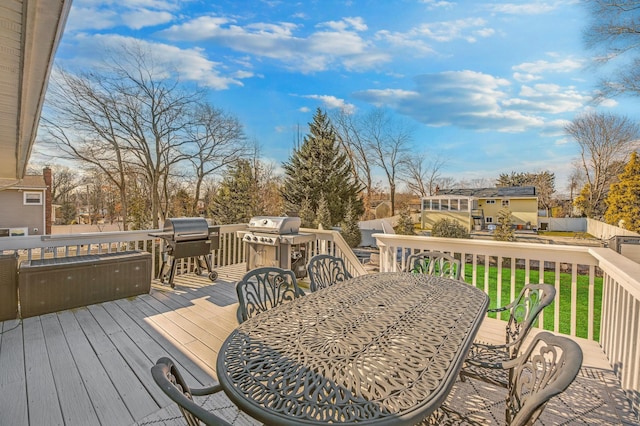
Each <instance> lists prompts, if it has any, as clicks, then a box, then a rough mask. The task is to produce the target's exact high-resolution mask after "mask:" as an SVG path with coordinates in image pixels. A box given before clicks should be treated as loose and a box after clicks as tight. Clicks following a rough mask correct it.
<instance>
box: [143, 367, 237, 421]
mask: <svg viewBox="0 0 640 426" xmlns="http://www.w3.org/2000/svg"><path fill="white" fill-rule="evenodd" d="M151 375H152V376H153V380H155V382H156V383H157V384H158V386H160V389H162V391H163V392H164V393H165V394H166V395H167V396H168V397H169V398H171V400H172V401H173V402H175V403H176V404H178V407H179V408H180V412H182V414H183V415H184V418H185V419H186V421H187V425H189V426H197V425H201V424H205V425H215V426H231V423H229V422H227V421H225V420H224V419H222V418H220V417H218V416H216V415H215V414H213V413H211V412H210V411H207V410H206V409H204V408H203V407H201V406H200V405H198V404H196V403H195V402H194V401H193V395H195V396H206V395H210V394H213V393H216V392H220V391H222V387H221V386H220V385H219V384H218V385H214V386H210V387H207V388H201V389H190V388H189V386H187V384H186V383H185V381H184V379H183V378H182V375H181V374H180V371H179V370H178V368H177V367H176V365H175V364H174V362H173V361H172V360H171V359H169V358H167V357H162V358H160V359H159V360H158V361H157V362H156V364H155V365H154V366H153V367H151Z"/></svg>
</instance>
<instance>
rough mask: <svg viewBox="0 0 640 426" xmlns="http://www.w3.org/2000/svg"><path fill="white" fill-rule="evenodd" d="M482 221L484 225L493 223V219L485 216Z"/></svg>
mask: <svg viewBox="0 0 640 426" xmlns="http://www.w3.org/2000/svg"><path fill="white" fill-rule="evenodd" d="M484 221H485V222H486V223H493V218H492V217H491V216H487V217H485V218H484Z"/></svg>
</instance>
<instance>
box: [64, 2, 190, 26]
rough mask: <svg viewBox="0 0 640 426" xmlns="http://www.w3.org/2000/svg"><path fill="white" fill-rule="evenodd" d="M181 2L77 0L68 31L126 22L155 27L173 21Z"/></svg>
mask: <svg viewBox="0 0 640 426" xmlns="http://www.w3.org/2000/svg"><path fill="white" fill-rule="evenodd" d="M179 8H180V2H179V1H177V0H176V1H156V0H127V1H126V2H123V1H116V0H105V1H100V0H75V1H74V2H73V7H72V8H71V11H70V12H69V18H68V20H67V23H66V25H65V32H66V33H67V34H68V33H73V32H77V31H87V30H105V29H110V28H115V27H117V26H120V25H123V26H127V27H129V28H132V29H141V28H145V27H152V26H155V25H159V24H165V23H167V22H170V21H172V20H173V18H174V15H173V13H171V12H175V11H177V10H178V9H179Z"/></svg>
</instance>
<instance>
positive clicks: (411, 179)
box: [401, 154, 446, 198]
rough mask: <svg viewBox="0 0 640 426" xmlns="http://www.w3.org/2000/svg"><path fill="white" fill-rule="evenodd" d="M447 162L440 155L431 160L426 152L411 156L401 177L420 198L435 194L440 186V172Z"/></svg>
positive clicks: (408, 187)
mask: <svg viewBox="0 0 640 426" xmlns="http://www.w3.org/2000/svg"><path fill="white" fill-rule="evenodd" d="M445 164H446V160H444V159H443V158H441V157H439V156H435V157H434V158H433V159H431V160H429V161H427V158H426V155H425V154H418V155H415V156H411V157H409V158H407V161H406V163H405V167H403V169H402V171H401V179H402V180H403V181H404V183H405V185H406V186H407V189H408V190H409V191H410V192H411V193H412V194H414V195H417V196H418V197H420V198H424V197H426V196H429V195H433V194H434V193H435V192H436V187H439V182H440V180H441V178H442V177H441V175H440V172H441V170H442V168H443V167H444V166H445Z"/></svg>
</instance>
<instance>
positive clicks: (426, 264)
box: [405, 251, 462, 280]
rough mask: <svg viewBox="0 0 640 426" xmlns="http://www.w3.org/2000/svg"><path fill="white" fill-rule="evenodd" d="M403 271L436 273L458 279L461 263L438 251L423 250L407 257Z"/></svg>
mask: <svg viewBox="0 0 640 426" xmlns="http://www.w3.org/2000/svg"><path fill="white" fill-rule="evenodd" d="M405 271H407V272H413V273H416V274H428V275H437V276H440V277H447V278H452V279H455V280H459V279H460V274H461V272H462V270H461V263H460V261H459V260H458V259H456V258H454V257H453V256H450V255H448V254H446V253H442V252H439V251H423V252H420V253H415V254H412V255H411V256H409V257H408V258H407V266H406V269H405Z"/></svg>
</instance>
